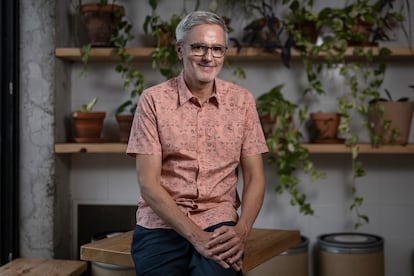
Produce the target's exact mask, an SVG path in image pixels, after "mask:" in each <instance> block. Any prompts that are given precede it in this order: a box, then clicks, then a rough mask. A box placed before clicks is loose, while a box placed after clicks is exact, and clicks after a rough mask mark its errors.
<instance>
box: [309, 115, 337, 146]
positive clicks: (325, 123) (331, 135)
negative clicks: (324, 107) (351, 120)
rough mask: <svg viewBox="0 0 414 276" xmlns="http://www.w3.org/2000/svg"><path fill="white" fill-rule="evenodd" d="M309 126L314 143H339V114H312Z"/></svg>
mask: <svg viewBox="0 0 414 276" xmlns="http://www.w3.org/2000/svg"><path fill="white" fill-rule="evenodd" d="M310 118H311V123H310V126H309V132H310V140H311V142H312V143H321V144H324V143H338V142H340V141H341V140H340V139H338V138H337V133H338V126H339V120H340V114H339V113H330V112H328V113H324V112H316V113H311V114H310Z"/></svg>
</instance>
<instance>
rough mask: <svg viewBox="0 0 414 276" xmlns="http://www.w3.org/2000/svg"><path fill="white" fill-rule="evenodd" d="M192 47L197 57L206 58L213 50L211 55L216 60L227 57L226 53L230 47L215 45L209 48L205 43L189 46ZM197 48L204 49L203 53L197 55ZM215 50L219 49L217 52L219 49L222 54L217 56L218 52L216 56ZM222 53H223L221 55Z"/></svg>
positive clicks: (192, 51)
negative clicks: (209, 51)
mask: <svg viewBox="0 0 414 276" xmlns="http://www.w3.org/2000/svg"><path fill="white" fill-rule="evenodd" d="M188 45H189V46H190V47H191V53H192V54H193V55H195V56H205V55H206V54H207V52H208V50H211V55H212V56H213V57H215V58H221V57H224V56H225V55H226V51H227V49H228V47H226V46H224V45H213V46H207V45H206V44H203V43H191V44H188ZM195 48H200V49H202V53H196V52H195V51H197V50H195ZM214 48H217V50H218V49H219V51H220V54H219V55H217V51H216V54H215V51H214ZM221 52H222V53H221Z"/></svg>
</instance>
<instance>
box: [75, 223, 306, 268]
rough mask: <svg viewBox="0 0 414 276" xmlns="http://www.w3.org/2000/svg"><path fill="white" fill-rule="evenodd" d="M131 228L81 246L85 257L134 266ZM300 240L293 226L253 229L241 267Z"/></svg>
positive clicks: (255, 263) (252, 263)
mask: <svg viewBox="0 0 414 276" xmlns="http://www.w3.org/2000/svg"><path fill="white" fill-rule="evenodd" d="M132 233H133V231H129V232H126V233H124V234H122V235H119V236H115V237H111V238H107V239H103V240H99V241H97V242H93V243H88V244H85V245H82V246H81V252H80V255H81V256H80V258H81V260H85V261H94V262H101V263H107V264H113V265H122V266H131V267H132V266H134V264H133V261H132V257H131V255H130V248H131V247H130V245H131V240H132ZM299 242H300V233H299V231H296V230H274V229H253V230H252V231H251V232H250V235H249V237H248V239H247V244H246V251H245V255H244V260H243V271H245V272H247V271H249V270H251V269H253V268H255V267H256V266H258V265H260V264H262V263H264V262H266V261H268V260H270V259H271V258H272V257H274V256H276V255H279V254H280V253H282V252H284V251H286V250H287V249H289V248H291V247H292V246H295V245H296V244H298V243H299Z"/></svg>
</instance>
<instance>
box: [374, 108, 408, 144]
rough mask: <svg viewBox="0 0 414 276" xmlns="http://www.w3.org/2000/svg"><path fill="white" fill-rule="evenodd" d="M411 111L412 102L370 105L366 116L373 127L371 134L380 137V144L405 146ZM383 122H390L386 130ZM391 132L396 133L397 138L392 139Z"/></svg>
mask: <svg viewBox="0 0 414 276" xmlns="http://www.w3.org/2000/svg"><path fill="white" fill-rule="evenodd" d="M381 110H383V112H382V111H381ZM413 110H414V103H413V102H376V103H373V104H370V106H369V113H368V115H369V120H370V121H371V122H372V123H373V125H374V127H373V129H372V134H373V135H374V134H375V135H378V136H379V137H380V141H379V143H380V144H397V145H406V144H407V143H408V138H409V134H410V127H411V118H412V115H413ZM385 121H389V122H390V125H389V127H388V128H387V129H385V128H384V122H385ZM393 131H394V132H395V131H398V133H399V134H398V136H397V137H393V135H392V133H393ZM372 142H374V141H372Z"/></svg>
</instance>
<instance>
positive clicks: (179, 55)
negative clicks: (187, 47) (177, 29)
mask: <svg viewBox="0 0 414 276" xmlns="http://www.w3.org/2000/svg"><path fill="white" fill-rule="evenodd" d="M175 50H176V51H177V57H178V60H182V59H183V53H182V47H181V44H180V43H177V44H175Z"/></svg>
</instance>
